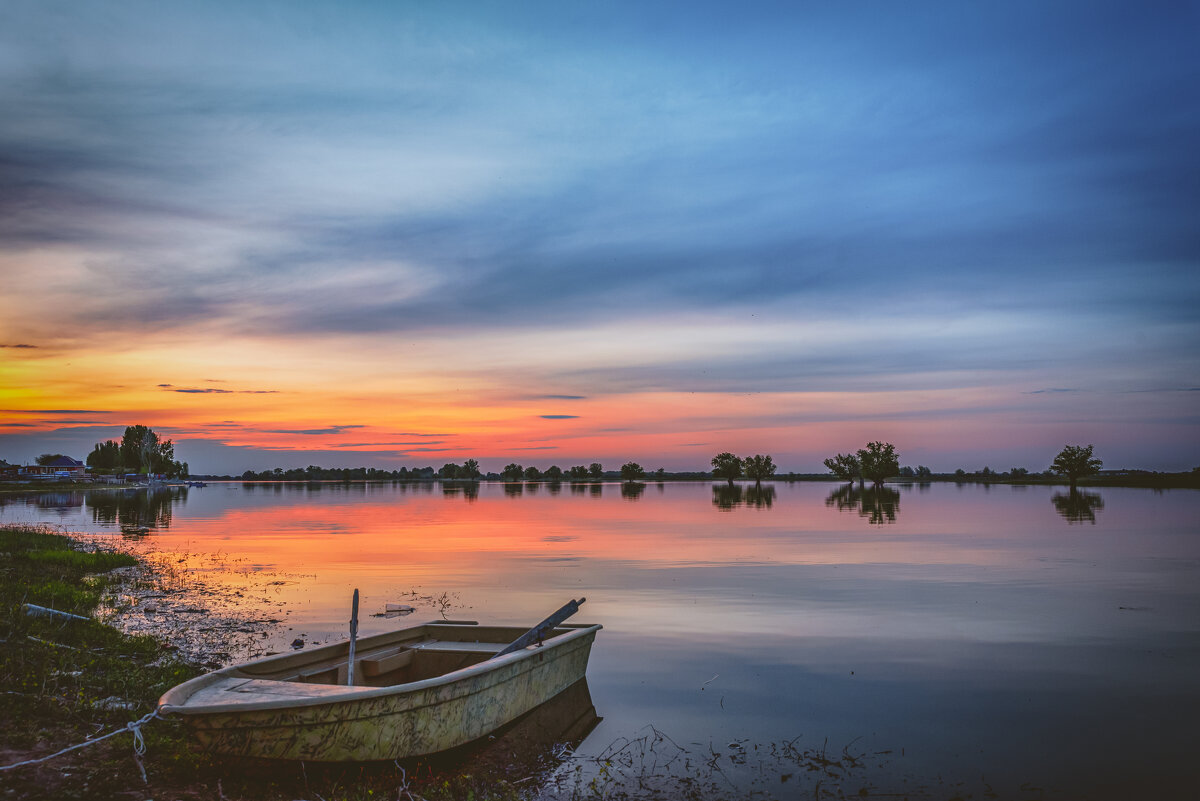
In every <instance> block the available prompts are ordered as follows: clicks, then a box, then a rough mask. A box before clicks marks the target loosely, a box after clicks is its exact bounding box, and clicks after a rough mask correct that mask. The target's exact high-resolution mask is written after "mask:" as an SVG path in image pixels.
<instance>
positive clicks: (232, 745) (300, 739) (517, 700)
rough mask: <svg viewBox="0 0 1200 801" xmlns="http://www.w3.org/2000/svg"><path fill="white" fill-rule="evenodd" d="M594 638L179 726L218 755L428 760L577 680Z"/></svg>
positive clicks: (203, 717) (191, 719) (211, 716)
mask: <svg viewBox="0 0 1200 801" xmlns="http://www.w3.org/2000/svg"><path fill="white" fill-rule="evenodd" d="M595 636H596V635H595V632H589V633H588V634H587V635H586V636H582V637H578V638H574V639H573V640H572V641H570V642H564V643H562V644H561V645H558V646H556V647H554V648H549V647H547V648H545V649H539V651H537V652H531V653H529V654H528V655H525V657H524V658H522V659H518V660H510V661H508V662H507V663H506V664H503V665H500V666H498V667H497V668H496V669H494V670H488V671H485V672H480V673H476V674H475V675H471V676H468V677H464V678H463V679H462V680H459V681H455V682H451V683H447V684H441V685H438V686H433V687H426V688H424V689H416V690H413V691H411V692H404V693H398V694H394V695H384V696H375V697H370V698H362V699H355V698H348V699H346V700H341V701H331V702H330V703H325V704H319V705H312V706H301V707H293V708H286V709H270V710H258V711H243V712H238V711H235V710H232V709H231V710H230V711H229V712H212V713H208V714H204V715H188V716H186V717H185V720H186V722H187V723H188V725H189V726H190V727H191V728H192V731H193V733H194V736H195V738H196V740H197V741H198V742H199V743H200V744H201V745H202V746H204V747H206V748H208V749H211V750H212V751H215V752H217V753H221V754H229V755H236V756H244V757H259V758H267V759H288V760H305V761H311V762H365V761H371V760H381V759H398V758H402V757H409V756H420V755H423V754H432V753H436V752H439V751H445V750H447V749H450V748H454V747H457V746H460V745H463V744H465V743H468V742H470V741H472V740H475V739H478V738H479V737H482V736H484V735H486V734H488V733H490V732H492V731H495V730H496V729H497V728H499V727H501V726H503V725H504V724H506V723H508V722H510V721H512V720H514V719H515V718H517V717H519V716H521V715H523V714H524V713H526V712H528V711H530V710H531V709H533V708H535V707H537V706H538V705H539V704H542V703H544V702H546V701H548V700H549V699H551V698H553V697H554V696H555V695H557V694H558V693H560V692H562V691H563V690H564V689H566V688H567V687H569V686H571V685H572V684H574V683H575V682H576V681H578V680H579V679H581V678H583V676H584V674H585V672H586V670H587V662H588V656H589V655H590V653H591V647H592V642H593V641H594V640H595Z"/></svg>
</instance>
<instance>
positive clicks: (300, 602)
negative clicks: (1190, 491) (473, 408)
mask: <svg viewBox="0 0 1200 801" xmlns="http://www.w3.org/2000/svg"><path fill="white" fill-rule="evenodd" d="M447 486H448V487H451V488H452V487H453V485H447ZM712 486H713V485H711V484H709V483H707V482H697V483H668V484H665V485H663V486H662V487H661V488H660V487H659V486H658V485H656V484H655V483H654V482H649V483H647V484H646V487H645V490H644V491H643V492H642V493H641V494H640V495H639V496H637V498H636V500H630V499H628V498H627V497H625V496H623V495H622V493H621V491H620V489H621V488H620V486H619V485H617V484H615V483H609V484H604V485H602V486H601V488H600V489H601V494H600V496H599V497H597V496H594V495H593V494H592V490H593V489H594V487H593V486H589V487H588V488H587V491H586V492H584V493H577V492H572V491H571V488H570V486H569V485H566V484H564V485H562V486H561V487H560V488H559V490H558V492H557V493H555V492H553V491H552V490H551V488H550V487H549V486H548V485H527V486H523V487H522V492H521V494H520V495H519V496H510V495H508V494H507V493H506V489H511V488H512V487H511V485H509V486H507V487H506V486H505V485H500V484H494V483H484V484H482V485H481V486H480V492H479V495H478V498H477V499H476V500H474V501H468V500H466V499H465V498H464V497H463V496H462V495H461V494H455V493H444V492H443V491H442V487H440V486H439V485H437V484H409V485H398V486H388V485H385V486H376V487H372V486H362V485H358V486H354V485H350V486H343V485H339V484H328V485H321V487H320V488H310V487H307V486H305V485H270V484H260V485H245V486H242V487H239V486H238V485H227V486H222V485H211V486H210V487H208V488H205V489H202V490H194V491H192V492H191V493H190V494H188V495H187V496H185V499H184V500H183V501H182V504H181V505H180V506H178V507H177V508H176V510H175V513H174V516H173V521H174V522H173V523H172V525H171V526H170V527H169V528H161V529H159V530H156V531H155V532H154V533H153V534H151V535H150V536H149V537H148V538H146V539H145V540H144V541H143V542H142V544H141V545H140V546H137V547H145V548H150V549H153V550H155V551H166V552H168V553H173V554H179V555H181V556H182V557H184V558H186V559H188V560H189V561H188V562H187V564H193V565H195V566H200V565H204V564H208V556H207V555H209V554H216V553H220V554H225V555H226V556H227V558H228V560H229V562H228V563H227V564H225V565H224V566H223V567H222V568H221V569H218V570H215V571H213V572H212V573H211V574H210V575H209V579H208V580H211V581H216V582H220V583H224V584H228V585H240V584H241V583H244V582H246V581H247V579H248V577H254V576H261V577H262V578H261V579H260V580H259V582H258V583H260V584H261V583H262V582H263V581H266V580H272V581H274V580H281V581H283V583H282V584H277V585H273V586H271V587H270V588H269V592H268V597H269V598H270V599H271V601H272V602H273V603H274V602H279V603H282V604H284V607H285V608H287V609H289V610H290V612H289V617H288V622H289V623H290V624H291V625H293V626H299V627H307V628H306V631H307V632H308V633H310V634H312V633H314V632H336V631H339V630H340V626H341V619H342V617H344V610H343V607H344V605H345V600H346V598H347V597H348V593H349V592H350V591H351V590H352V589H353V588H355V587H357V588H360V589H361V590H362V592H363V598H364V604H365V606H364V609H366V610H371V611H374V610H380V609H382V608H383V605H384V603H386V602H388V601H395V600H398V599H400V598H401V597H402V596H405V595H406V594H407V593H409V592H411V591H416V592H417V593H418V594H419V595H421V596H440V595H442V594H443V593H447V594H449V596H450V597H449V598H448V600H449V601H450V602H451V605H450V607H449V610H448V614H449V615H450V616H451V617H479V616H484V617H487V618H489V619H491V618H496V619H498V620H501V621H504V622H514V623H516V622H520V621H521V620H522V619H524V618H527V617H530V616H536V615H537V614H538V613H539V611H541V609H542V608H543V607H546V606H548V605H550V606H552V605H553V603H554V599H555V598H557V597H558V596H559V595H562V594H568V595H569V594H572V593H576V594H578V593H583V592H584V591H586V594H587V595H588V597H589V598H591V599H592V600H591V602H589V607H588V610H587V611H588V613H589V615H592V614H594V615H601V614H603V615H604V616H605V619H606V622H607V621H610V620H611V621H614V622H617V623H619V622H620V621H628V622H629V623H630V625H633V622H634V621H635V620H636V619H637V618H638V616H639V615H642V614H646V608H645V607H644V606H643V605H645V604H650V605H651V606H653V608H654V610H655V611H654V612H653V614H654V616H655V618H656V620H657V621H658V624H659V625H661V626H664V627H666V629H668V630H679V631H685V630H686V631H694V630H697V627H699V629H702V630H708V629H709V628H710V627H712V626H721V625H726V624H727V625H729V626H733V627H734V629H736V628H737V627H740V626H746V625H753V626H754V628H755V629H756V630H760V629H761V630H766V627H769V626H771V625H783V626H785V627H786V628H787V629H788V630H796V631H800V630H802V631H805V632H810V633H816V632H818V631H832V630H833V628H835V627H838V626H841V627H846V626H850V627H856V626H859V625H868V624H866V623H864V622H862V621H847V620H845V619H844V617H843V616H842V615H840V614H839V615H837V616H835V617H834V618H832V619H831V618H828V617H825V616H823V615H814V614H813V613H812V612H811V610H810V612H808V613H806V616H805V618H804V619H803V620H797V619H791V618H789V617H788V616H789V614H792V613H791V612H789V611H787V610H793V612H794V606H793V603H792V602H791V601H786V602H785V603H784V606H783V607H782V608H781V609H779V610H760V611H759V612H757V613H756V614H758V615H760V616H763V617H761V619H760V620H759V621H758V622H756V623H753V624H750V623H747V622H746V621H744V620H742V621H739V615H740V614H741V613H739V611H738V610H739V609H742V608H743V607H744V606H745V604H746V603H747V601H746V599H745V598H743V597H742V596H741V594H740V593H741V592H742V591H741V590H738V591H734V590H733V588H734V587H739V586H741V585H742V584H743V582H744V581H745V580H746V577H748V576H751V575H755V574H758V573H761V574H762V575H763V576H765V577H770V576H774V575H778V576H781V577H782V576H784V575H789V574H791V573H793V572H794V571H797V570H816V571H825V570H829V569H834V570H837V571H840V572H842V573H843V575H846V576H852V575H856V576H878V577H879V580H882V581H885V582H886V581H892V580H894V579H895V577H896V576H898V575H905V574H907V573H908V572H910V571H928V570H937V571H942V572H944V573H945V575H946V576H950V577H954V579H955V580H956V581H963V582H967V583H968V584H970V583H974V582H977V581H979V580H981V579H982V578H983V577H985V576H988V575H989V574H991V575H1002V574H1006V573H1009V572H1011V571H1020V570H1023V569H1025V568H1026V567H1027V558H1028V557H1027V551H1028V549H1029V548H1030V547H1036V548H1038V549H1039V550H1040V551H1042V552H1045V553H1051V554H1052V553H1055V552H1057V551H1058V550H1059V549H1061V550H1062V553H1064V554H1070V553H1072V552H1073V550H1074V548H1075V547H1076V545H1077V544H1078V543H1077V542H1076V541H1075V540H1073V539H1064V531H1063V529H1064V527H1065V524H1064V523H1063V522H1062V520H1061V518H1060V517H1059V516H1058V514H1057V513H1056V511H1055V505H1054V504H1053V503H1052V502H1051V500H1050V493H1051V488H1046V487H1038V488H1031V489H1029V490H1028V491H1022V490H1013V489H1012V488H1009V487H1003V488H996V489H995V490H994V492H995V493H996V494H997V495H998V496H999V497H998V498H997V500H998V501H1001V502H1003V503H1002V505H1003V508H1004V510H1005V512H1004V515H1003V516H1002V517H998V516H994V514H993V513H991V512H989V511H988V509H989V508H990V507H989V505H988V504H986V503H983V504H981V502H980V501H981V499H980V495H979V492H978V491H976V490H975V489H974V488H972V491H971V492H967V493H964V492H962V491H961V490H959V489H956V488H954V487H953V486H950V485H937V486H935V487H934V488H932V489H928V490H924V491H922V490H920V489H918V488H915V487H909V488H904V489H903V490H902V491H901V492H900V495H901V497H902V499H903V500H902V501H900V502H898V505H897V507H896V515H895V522H893V523H889V524H887V525H883V526H880V525H874V524H872V523H871V522H870V521H869V520H868V519H867V518H865V517H864V516H862V515H861V514H860V513H859V510H858V509H857V507H853V508H849V509H839V508H838V506H837V505H836V504H831V503H829V500H828V499H830V498H832V497H835V496H836V494H837V493H838V492H839V491H841V490H842V489H843V488H844V485H836V484H828V483H801V484H779V485H778V486H777V487H776V494H775V497H774V499H773V501H772V504H771V506H770V507H769V508H755V507H753V506H744V505H743V506H738V507H734V508H732V509H729V510H723V509H721V508H718V507H717V506H715V505H714V504H713V503H712V496H713V493H712ZM752 488H753V485H746V486H745V487H744V489H746V490H750V489H752ZM1138 497H1140V496H1138ZM210 510H211V511H210ZM1105 514H1106V518H1107V519H1106V522H1108V523H1110V524H1115V525H1117V526H1121V525H1123V524H1125V523H1127V522H1129V521H1131V520H1133V519H1134V518H1135V517H1136V512H1135V511H1133V510H1130V509H1127V510H1126V511H1125V513H1124V514H1123V515H1122V514H1121V513H1119V512H1117V511H1116V510H1106V512H1105ZM64 523H65V524H66V525H70V522H69V521H67V520H64ZM97 530H104V527H103V526H102V525H101V526H99V527H97ZM1143 545H1144V546H1146V547H1148V548H1151V549H1153V548H1154V547H1157V546H1156V544H1155V543H1154V542H1153V541H1152V539H1139V540H1138V545H1137V546H1136V547H1135V546H1134V544H1133V543H1132V542H1129V541H1123V540H1120V539H1116V540H1114V539H1112V538H1111V537H1109V538H1107V539H1105V540H1104V546H1103V547H1105V548H1116V549H1118V550H1123V551H1129V550H1130V549H1133V550H1136V549H1137V547H1141V546H1143ZM231 568H232V569H231ZM1069 570H1070V569H1068V572H1069ZM885 577H886V579H885ZM989 581H990V579H989ZM726 586H728V587H729V588H730V592H726V591H725V590H724V589H723V588H724V587H726ZM689 588H690V589H689ZM701 588H704V589H701ZM743 589H744V588H743ZM793 591H794V588H793V589H789V588H788V586H787V585H786V584H781V585H779V586H775V580H774V579H770V580H767V581H766V582H764V583H762V584H761V585H756V588H755V592H756V593H757V594H758V595H759V596H760V597H761V598H770V597H778V598H779V599H780V600H781V601H784V599H786V598H787V597H788V594H789V593H791V592H793ZM681 593H682V594H681ZM731 593H732V594H731ZM497 602H500V603H501V607H500V608H496V607H494V604H495V603H497ZM756 603H757V602H756ZM420 608H421V610H422V614H424V615H428V614H432V613H437V612H438V611H439V608H438V607H437V606H436V605H434V604H430V603H428V602H426V603H424V604H423V605H421V607H420ZM365 625H366V627H367V629H368V630H379V629H386V628H388V627H390V626H392V625H394V623H392V622H389V621H384V620H379V619H370V620H368V621H367V622H366V623H365ZM870 625H875V624H870ZM904 625H908V626H913V625H918V624H917V623H914V622H912V621H909V622H907V623H905V624H904ZM919 625H920V626H922V627H923V626H924V625H926V624H924V623H922V624H919ZM797 627H799V628H797ZM297 630H299V629H297ZM980 636H997V637H1002V636H1003V635H1002V634H1000V633H999V632H997V633H994V634H992V635H988V634H986V632H984V631H982V630H981V631H980Z"/></svg>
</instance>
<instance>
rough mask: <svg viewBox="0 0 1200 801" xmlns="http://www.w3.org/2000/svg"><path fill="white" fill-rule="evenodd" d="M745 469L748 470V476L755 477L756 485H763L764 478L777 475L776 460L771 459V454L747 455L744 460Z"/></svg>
mask: <svg viewBox="0 0 1200 801" xmlns="http://www.w3.org/2000/svg"><path fill="white" fill-rule="evenodd" d="M742 466H743V469H744V470H745V471H746V478H752V479H754V485H755V486H762V480H763V479H764V478H770V477H771V476H773V475H775V462H773V461H771V455H770V454H767V455H766V456H763V455H761V454H757V453H756V454H754V455H753V456H747V457H746V458H745V459H743V460H742Z"/></svg>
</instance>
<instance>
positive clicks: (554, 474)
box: [546, 464, 563, 481]
mask: <svg viewBox="0 0 1200 801" xmlns="http://www.w3.org/2000/svg"><path fill="white" fill-rule="evenodd" d="M562 477H563V471H562V468H561V467H559V466H558V465H556V464H552V465H550V466H549V467H547V468H546V478H547V479H549V480H550V481H562Z"/></svg>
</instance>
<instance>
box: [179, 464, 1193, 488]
mask: <svg viewBox="0 0 1200 801" xmlns="http://www.w3.org/2000/svg"><path fill="white" fill-rule="evenodd" d="M193 478H201V479H208V480H211V481H222V480H225V481H237V480H239V479H240V480H242V481H447V480H452V481H463V480H468V481H469V480H475V481H478V480H485V481H539V482H543V483H554V482H557V481H565V482H570V481H616V480H619V479H621V473H620V471H619V470H604V471H601V473H600V475H599V476H592V475H591V474H588V476H586V477H571V476H570V475H568V474H566V473H564V474H563V475H561V476H558V477H555V476H554V475H553V474H551V475H550V476H547V475H546V473H545V472H542V473H541V474H540V475H539V476H538V477H536V478H534V477H530V478H527V477H525V476H524V475H522V476H521V478H509V477H507V476H502V475H501V474H499V473H495V472H490V473H484V474H481V475H479V476H477V477H475V478H474V479H464V478H459V477H458V476H454V477H449V476H446V475H445V474H443V473H442V472H441V471H439V470H437V469H436V468H434V467H414V468H407V467H402V468H400V469H399V470H380V469H378V468H375V467H347V468H336V467H335V468H325V467H316V466H315V465H311V466H309V467H306V468H303V469H301V468H293V469H291V470H284V469H283V468H275V469H274V470H263V471H261V472H255V471H253V470H247V471H245V472H244V473H242V474H241V475H215V474H214V475H199V476H193ZM643 480H648V481H718V480H723V477H721V476H716V475H714V474H713V473H712V472H707V471H690V472H687V471H684V472H671V471H663V472H662V473H659V472H658V471H655V472H653V473H650V474H648V475H647V476H646V477H645V478H644V479H643ZM770 480H773V481H783V482H793V481H838V480H841V479H839V478H838V477H837V476H833V475H831V474H829V473H778V474H776V475H774V476H771V478H770ZM890 481H892V482H898V483H909V482H912V483H934V482H939V483H955V484H1051V485H1052V484H1066V483H1069V481H1068V480H1067V479H1065V478H1064V477H1063V476H1061V475H1058V474H1055V473H1049V472H1046V473H1031V472H1029V471H1028V470H1023V469H1021V468H1017V469H1015V470H1006V471H1003V472H1000V471H996V470H991V469H988V468H984V469H983V470H976V471H971V472H968V471H966V470H962V469H959V470H956V471H955V472H953V473H933V472H930V473H923V474H921V475H917V474H916V471H915V470H913V471H912V472H908V471H907V470H905V469H903V468H902V469H901V471H900V473H899V474H897V475H896V476H894V477H892V478H891V479H890ZM1079 486H1088V487H1106V486H1107V487H1158V488H1162V489H1170V488H1197V489H1200V470H1191V471H1186V472H1180V473H1162V472H1155V471H1151V470H1106V471H1103V472H1101V473H1099V474H1097V475H1093V476H1089V477H1087V478H1084V479H1080V480H1079Z"/></svg>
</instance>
